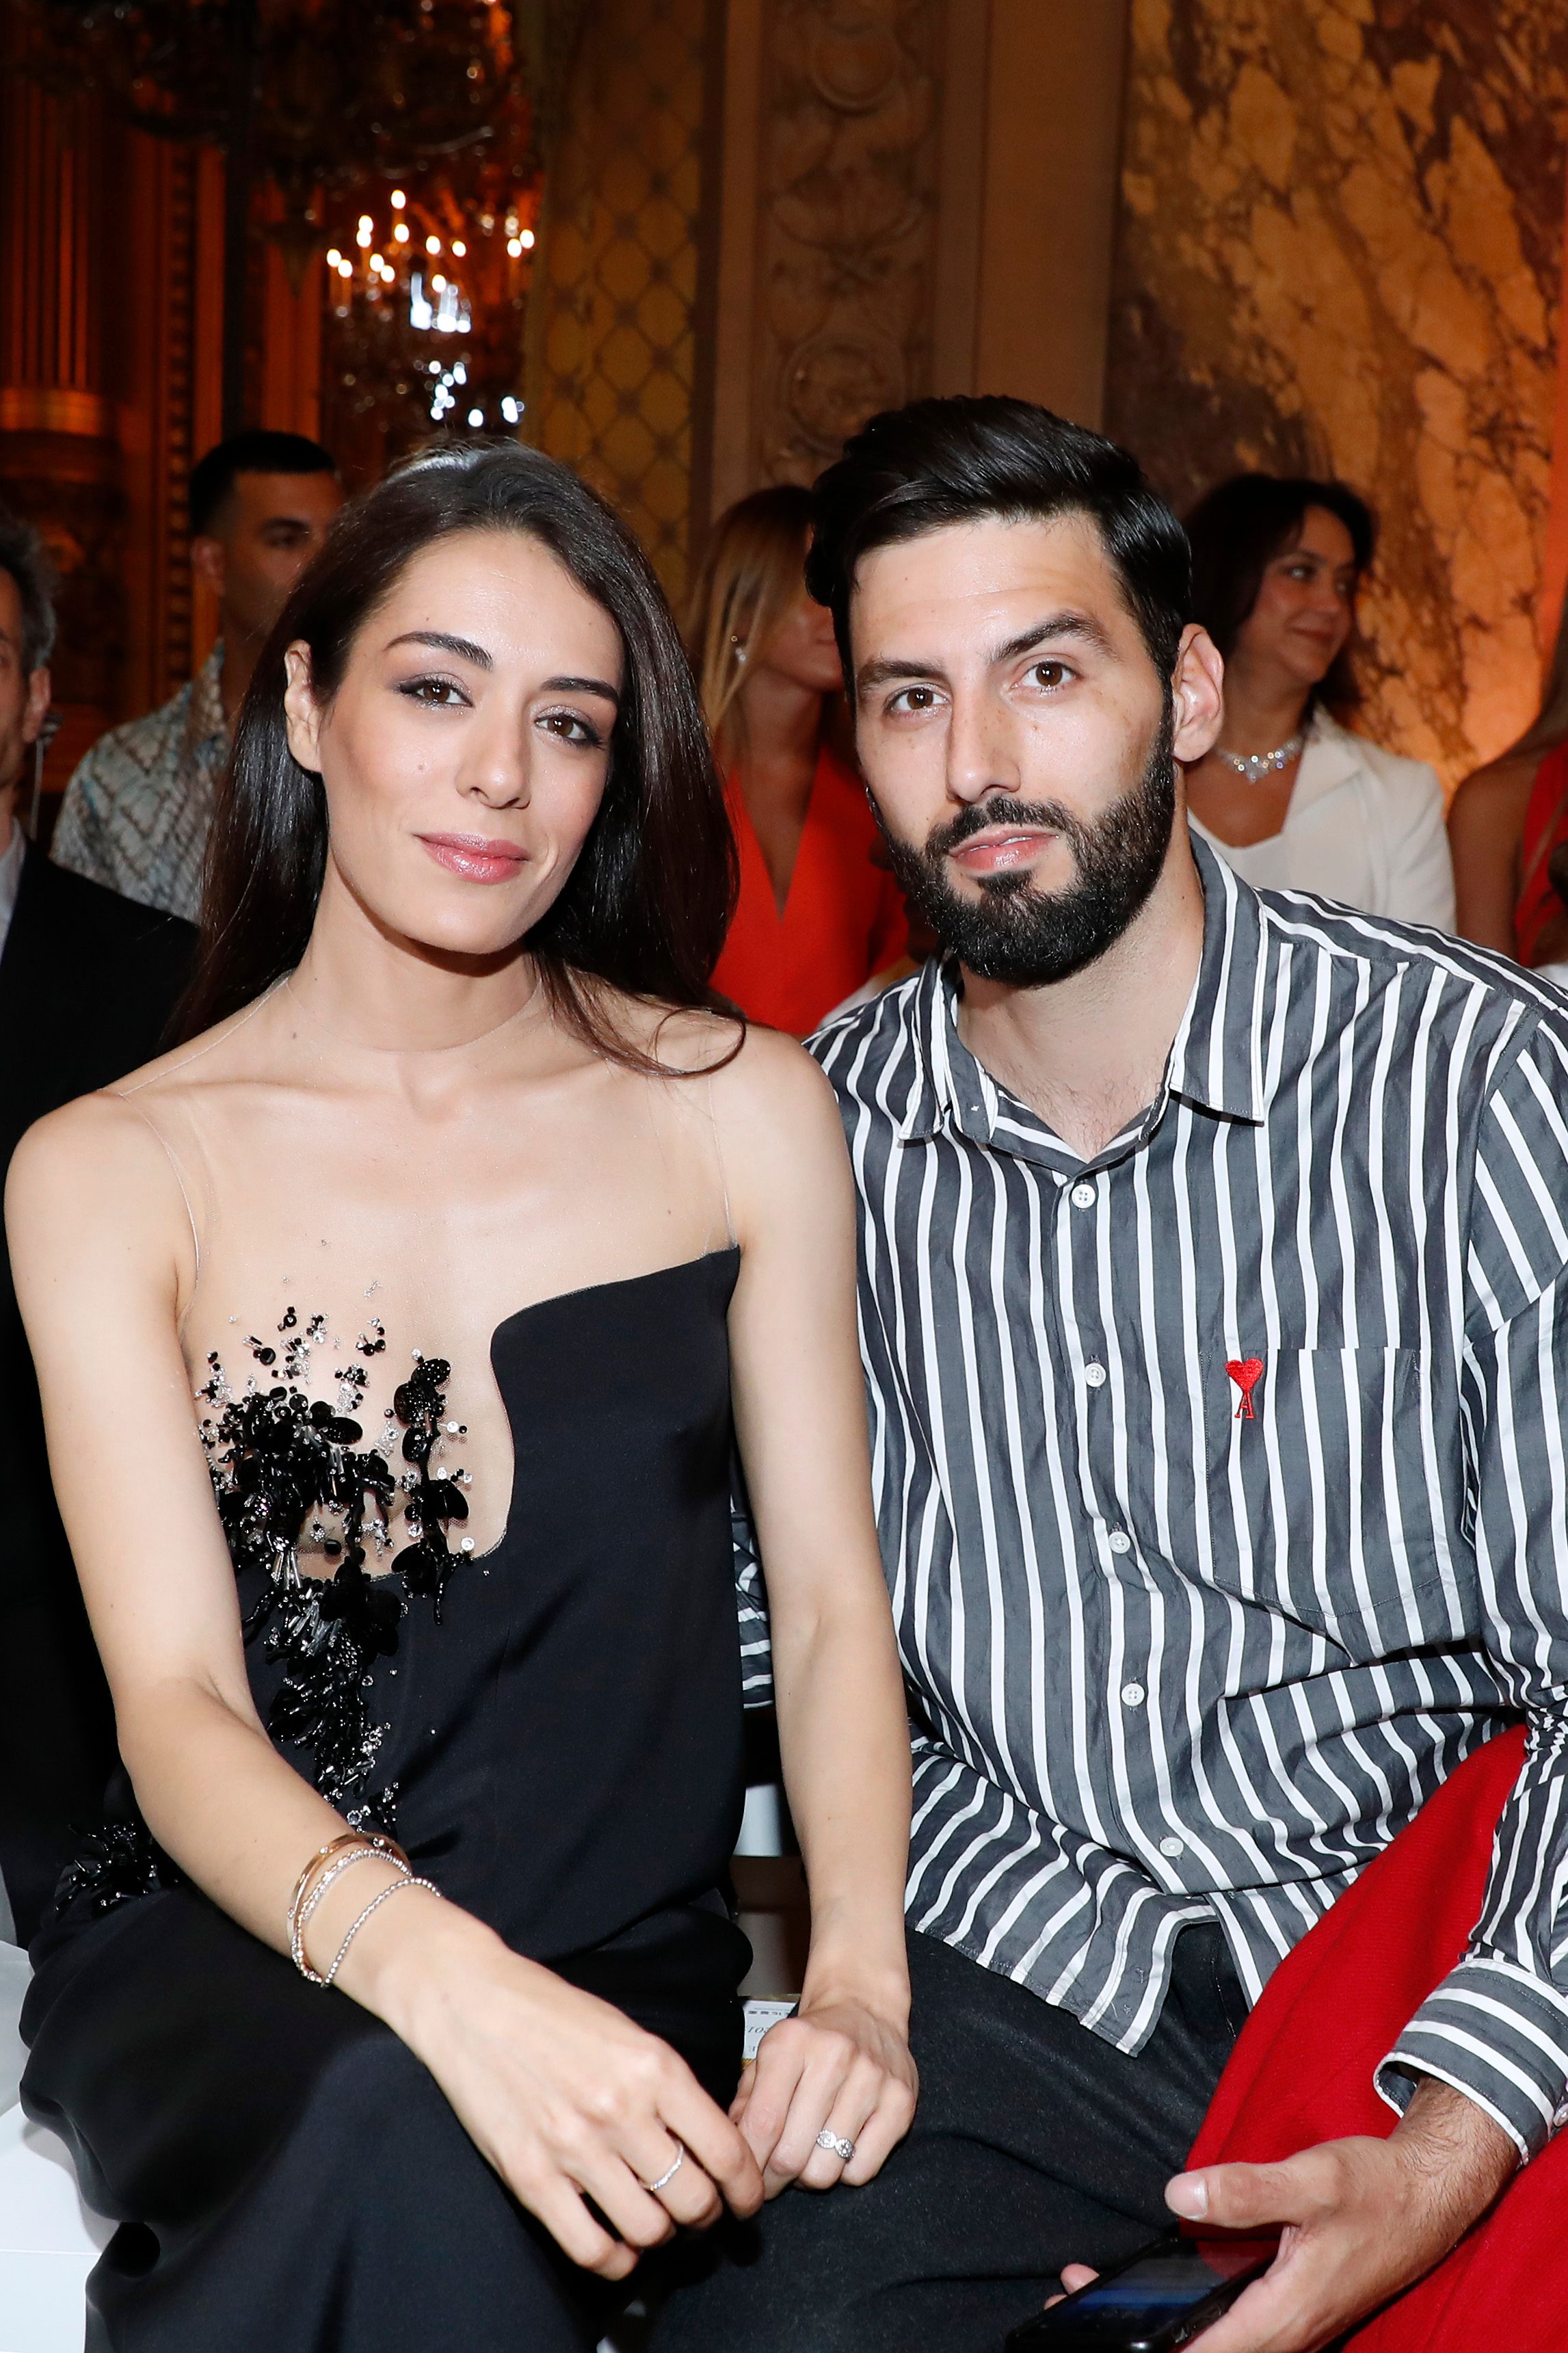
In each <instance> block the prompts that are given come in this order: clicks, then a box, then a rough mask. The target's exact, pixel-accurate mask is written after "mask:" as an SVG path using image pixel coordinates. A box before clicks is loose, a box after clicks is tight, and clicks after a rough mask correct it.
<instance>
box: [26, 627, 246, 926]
mask: <svg viewBox="0 0 1568 2353" xmlns="http://www.w3.org/2000/svg"><path fill="white" fill-rule="evenodd" d="M222 677H223V647H222V644H221V642H220V643H219V644H218V645H216V647H215V648H214V649H213V651H212V652H211V653H210V654H209V655H208V657H207V659H206V660H205V662H204V663H203V664H202V667H201V669H200V670H198V671H197V672H196V675H195V678H194V679H192V680H191V681H190V682H189V684H188V685H186V686H183V687H181V689H180V691H179V692H178V694H176V695H174V697H173V699H172V700H171V701H170V702H165V703H164V705H163V709H162V710H161V711H153V712H149V713H148V715H147V717H146V718H145V719H133V720H132V721H131V722H130V723H129V724H128V725H126V726H124V727H112V728H110V732H109V733H108V734H107V735H100V737H99V739H98V742H97V743H96V744H94V745H93V747H92V749H91V750H90V751H89V753H87V754H85V756H84V757H83V759H82V760H81V762H80V764H79V766H78V768H77V772H76V774H75V776H73V777H72V778H71V780H70V783H69V785H68V786H67V788H66V797H65V800H64V802H63V803H62V805H61V807H60V814H59V818H58V823H57V824H56V827H55V832H54V839H53V841H52V842H51V844H50V846H49V855H50V857H51V858H52V859H53V860H54V861H55V864H56V865H57V866H67V867H68V868H69V869H70V871H71V872H72V873H73V874H85V875H86V876H87V878H88V880H89V881H91V882H101V883H103V884H104V885H105V886H106V887H107V888H108V889H109V890H110V891H118V892H120V893H121V896H122V897H124V898H127V899H134V900H136V901H137V902H139V904H140V905H142V906H143V907H162V908H163V910H164V911H165V913H169V914H171V915H184V918H185V920H186V921H187V922H188V923H195V922H197V921H198V920H199V918H200V915H201V911H202V866H203V861H204V860H205V857H206V848H207V828H209V826H210V825H211V823H212V816H213V807H214V803H215V800H216V790H217V782H218V778H219V777H220V776H222V774H223V771H224V766H225V764H226V761H227V759H228V750H229V744H228V728H227V724H226V722H225V719H224V715H223V695H222V691H221V684H220V681H221V680H222Z"/></svg>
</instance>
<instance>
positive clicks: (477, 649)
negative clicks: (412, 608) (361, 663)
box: [387, 629, 495, 670]
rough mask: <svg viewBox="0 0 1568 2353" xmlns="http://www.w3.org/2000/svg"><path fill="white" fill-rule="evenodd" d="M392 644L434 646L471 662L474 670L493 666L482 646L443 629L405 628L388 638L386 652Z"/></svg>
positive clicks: (487, 668)
mask: <svg viewBox="0 0 1568 2353" xmlns="http://www.w3.org/2000/svg"><path fill="white" fill-rule="evenodd" d="M394 646H434V647H435V648H436V649H437V651H438V652H440V653H444V654H457V655H458V656H459V657H460V659H462V660H464V661H470V662H472V663H473V665H474V668H475V669H476V670H494V668H495V664H494V662H493V661H492V660H491V659H490V657H489V654H488V653H486V651H485V649H484V648H483V646H476V645H475V644H474V642H473V640H472V638H454V637H452V636H450V635H449V634H448V633H447V630H445V629H405V630H404V632H403V635H402V636H401V637H400V638H391V639H390V640H389V642H388V645H387V651H388V653H390V652H391V651H392V649H393V647H394Z"/></svg>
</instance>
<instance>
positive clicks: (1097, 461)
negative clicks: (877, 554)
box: [805, 394, 1191, 679]
mask: <svg viewBox="0 0 1568 2353" xmlns="http://www.w3.org/2000/svg"><path fill="white" fill-rule="evenodd" d="M813 506H814V518H815V535H814V537H813V540H812V544H811V554H810V555H809V556H808V557H807V559H806V567H805V579H806V586H807V587H808V588H809V589H810V591H811V594H812V595H813V596H815V597H816V601H817V603H818V604H819V605H826V607H828V609H829V611H830V612H831V613H832V615H833V626H834V629H835V631H836V633H837V638H838V650H839V653H840V655H841V656H842V657H843V661H844V670H845V675H846V677H848V676H849V675H850V662H849V597H850V592H851V590H852V588H853V586H854V583H855V569H856V566H857V565H858V563H859V561H860V559H861V557H862V556H863V555H868V554H870V553H871V551H872V550H873V549H874V548H878V547H889V546H891V545H892V544H893V543H894V542H895V541H899V540H905V539H923V538H924V537H925V536H926V534H927V533H928V532H933V531H942V530H943V529H944V528H945V527H946V526H947V525H949V524H950V523H962V522H979V521H980V520H982V518H984V517H985V516H991V515H994V516H997V517H1000V518H1001V519H1002V520H1003V521H1005V522H1024V521H1026V520H1033V521H1037V522H1051V521H1053V520H1054V519H1055V518H1056V517H1057V516H1058V515H1068V514H1084V515H1088V516H1089V520H1090V521H1091V522H1093V524H1094V525H1095V527H1096V529H1097V530H1098V532H1099V533H1100V541H1101V543H1102V544H1103V546H1104V548H1105V552H1106V554H1107V555H1108V556H1109V557H1110V563H1111V565H1112V567H1113V569H1114V570H1115V573H1116V575H1117V578H1118V579H1119V580H1120V581H1121V586H1122V590H1123V593H1124V594H1125V596H1126V598H1127V602H1128V606H1129V607H1130V608H1131V612H1132V614H1133V617H1134V618H1135V619H1136V621H1137V623H1138V627H1139V629H1140V631H1141V632H1142V638H1143V642H1144V644H1145V645H1146V646H1147V647H1148V649H1149V656H1150V659H1151V660H1152V662H1153V664H1154V667H1155V668H1156V670H1158V671H1159V673H1160V675H1161V677H1162V678H1163V679H1169V677H1170V675H1171V672H1172V671H1173V669H1174V668H1175V665H1176V654H1177V650H1178V648H1179V647H1180V644H1181V638H1182V631H1183V628H1184V627H1185V625H1186V621H1187V618H1188V606H1189V602H1190V596H1191V562H1190V558H1189V556H1188V553H1187V543H1186V538H1185V535H1184V533H1183V530H1182V526H1181V524H1180V523H1179V522H1177V521H1176V518H1175V516H1174V515H1173V513H1172V512H1171V510H1170V508H1169V507H1168V506H1167V505H1166V504H1165V501H1164V500H1163V499H1162V498H1161V497H1160V496H1159V495H1158V494H1157V492H1155V491H1152V490H1151V489H1150V487H1149V485H1148V483H1147V482H1146V481H1145V480H1144V479H1143V472H1142V468H1141V467H1140V465H1139V463H1138V460H1137V459H1136V458H1132V457H1130V456H1129V455H1128V453H1127V451H1126V450H1125V449H1121V448H1118V447H1117V445H1116V443H1115V442H1114V441H1108V440H1107V439H1106V438H1105V436H1104V434H1102V433H1091V432H1089V429H1088V428H1087V427H1085V426H1082V425H1070V424H1069V423H1068V420H1067V419H1066V418H1065V417H1054V416H1053V415H1052V414H1051V411H1050V410H1049V409H1048V408H1037V406H1035V404H1034V403H1033V401H1028V400H1013V399H1009V398H1006V397H1005V396H1002V395H1000V394H987V395H985V396H980V397H962V398H954V399H950V400H916V401H911V402H910V406H908V407H907V408H890V409H886V410H884V411H883V413H882V415H881V416H879V417H872V419H871V421H870V423H869V424H868V425H867V426H865V427H863V428H862V430H861V431H860V432H858V433H857V434H856V435H855V437H854V438H853V439H852V440H851V441H848V442H847V443H846V445H845V449H844V455H843V456H842V458H840V459H837V462H836V463H835V464H834V465H831V466H829V467H828V469H827V470H826V473H824V474H821V475H819V476H818V478H817V481H816V490H815V492H814V495H813Z"/></svg>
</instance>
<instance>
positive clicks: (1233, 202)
mask: <svg viewBox="0 0 1568 2353" xmlns="http://www.w3.org/2000/svg"><path fill="white" fill-rule="evenodd" d="M1565 116H1568V0H1488V5H1486V6H1485V7H1479V6H1477V5H1474V0H1422V5H1419V6H1417V5H1413V0H1315V5H1313V6H1312V7H1310V8H1303V7H1301V6H1300V5H1298V0H1136V5H1135V7H1134V15H1133V34H1132V56H1131V74H1130V81H1129V90H1128V108H1127V120H1126V132H1125V141H1124V149H1123V175H1122V221H1121V250H1120V259H1119V263H1118V272H1117V285H1116V292H1115V299H1114V304H1113V313H1112V321H1111V346H1110V373H1109V397H1108V422H1109V426H1110V430H1111V431H1112V432H1114V433H1115V434H1116V435H1117V436H1118V437H1119V438H1121V439H1123V440H1125V441H1127V442H1129V443H1130V444H1131V446H1132V447H1133V448H1136V449H1138V450H1139V451H1140V453H1141V454H1142V456H1143V457H1144V459H1146V461H1147V462H1148V463H1149V465H1150V466H1151V468H1152V470H1153V472H1154V474H1155V475H1156V477H1157V479H1159V480H1160V481H1161V483H1162V485H1163V487H1164V488H1165V489H1167V490H1168V491H1170V492H1171V493H1172V494H1173V496H1174V497H1175V498H1176V499H1177V500H1178V501H1182V502H1186V501H1189V500H1190V499H1191V498H1192V497H1194V495H1195V494H1196V493H1197V492H1198V491H1200V490H1202V489H1203V488H1205V486H1206V485H1207V484H1209V483H1210V482H1212V481H1214V480H1217V479H1218V478H1220V477H1221V476H1223V475H1224V474H1226V473H1228V472H1230V471H1232V470H1235V469H1236V468H1237V467H1240V466H1266V467H1273V468H1287V469H1290V470H1296V469H1310V470H1314V471H1324V470H1331V471H1333V472H1335V473H1338V474H1341V475H1342V476H1343V477H1344V478H1345V479H1346V480H1349V481H1351V482H1352V483H1353V484H1355V486H1356V487H1357V488H1358V489H1360V490H1362V491H1363V492H1365V493H1366V495H1368V496H1369V497H1370V498H1371V499H1372V500H1373V502H1374V504H1375V505H1376V507H1377V509H1378V511H1379V513H1380V515H1381V518H1382V524H1383V542H1382V550H1381V554H1380V556H1379V560H1378V564H1377V567H1376V572H1375V575H1374V577H1373V581H1372V583H1371V585H1370V587H1369V590H1368V592H1367V595H1366V597H1365V601H1364V608H1363V626H1364V629H1365V634H1366V638H1367V647H1366V653H1365V658H1364V659H1363V666H1362V667H1363V679H1364V681H1365V683H1366V686H1367V689H1368V699H1367V705H1366V708H1365V711H1364V713H1363V718H1362V721H1361V724H1362V725H1363V727H1364V728H1365V729H1366V731H1367V732H1368V733H1371V734H1373V735H1375V736H1378V737H1380V738H1381V739H1382V740H1383V741H1384V742H1386V743H1388V744H1391V745H1392V746H1394V748H1395V749H1397V750H1399V751H1402V752H1405V753H1409V754H1415V756H1418V757H1420V758H1423V759H1430V760H1432V761H1434V762H1436V765H1437V767H1438V769H1439V771H1440V772H1441V773H1442V774H1443V775H1444V776H1445V777H1446V779H1447V782H1448V783H1449V784H1450V785H1452V784H1454V783H1455V782H1457V781H1458V778H1459V777H1460V776H1463V775H1464V774H1465V772H1466V771H1467V770H1468V768H1470V767H1471V766H1473V765H1475V764H1476V763H1477V761H1478V760H1479V759H1481V758H1483V757H1487V756H1489V755H1490V754H1493V753H1495V752H1496V751H1498V750H1499V749H1500V747H1501V746H1502V745H1503V744H1506V743H1507V742H1508V741H1509V740H1510V736H1512V735H1513V734H1514V733H1517V732H1518V730H1519V728H1520V727H1521V725H1522V723H1523V722H1524V721H1525V719H1526V718H1527V717H1528V715H1529V712H1530V711H1531V708H1532V705H1533V700H1534V695H1535V691H1536V688H1537V684H1538V679H1539V660H1538V653H1537V646H1536V627H1537V609H1536V608H1537V599H1538V593H1539V589H1540V580H1541V563H1542V543H1543V538H1544V533H1545V524H1546V515H1547V505H1548V497H1549V476H1550V469H1551V452H1552V407H1553V401H1554V396H1555V344H1556V326H1557V320H1556V311H1557V300H1558V286H1559V280H1560V272H1561V267H1562V207H1563V174H1562V153H1561V135H1560V128H1561V124H1562V122H1563V120H1564V118H1565Z"/></svg>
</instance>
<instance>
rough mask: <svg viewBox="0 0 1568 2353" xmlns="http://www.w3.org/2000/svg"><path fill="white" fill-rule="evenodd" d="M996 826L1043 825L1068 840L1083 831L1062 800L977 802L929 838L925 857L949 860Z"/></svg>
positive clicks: (960, 812) (932, 833)
mask: <svg viewBox="0 0 1568 2353" xmlns="http://www.w3.org/2000/svg"><path fill="white" fill-rule="evenodd" d="M995 825H1038V826H1044V827H1047V828H1048V829H1049V830H1050V831H1051V832H1052V833H1065V834H1066V835H1067V837H1068V840H1069V841H1076V840H1077V839H1078V837H1079V829H1080V828H1079V822H1078V819H1077V818H1075V817H1074V816H1073V814H1072V811H1071V810H1070V809H1067V808H1064V807H1062V805H1061V803H1060V801H1014V800H990V801H975V802H973V803H972V804H971V806H970V807H968V808H966V809H960V811H959V813H958V815H957V816H956V817H955V818H949V819H948V821H947V823H946V824H945V825H939V826H937V827H935V828H933V830H932V831H931V833H930V834H928V835H927V837H926V847H925V854H926V856H927V857H928V858H930V859H938V858H946V857H947V856H948V855H949V853H950V852H951V851H952V850H954V849H960V848H961V847H962V846H963V843H964V842H966V841H968V840H969V839H971V838H972V837H973V835H974V834H977V833H987V832H989V831H990V829H991V828H992V827H993V826H995Z"/></svg>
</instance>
